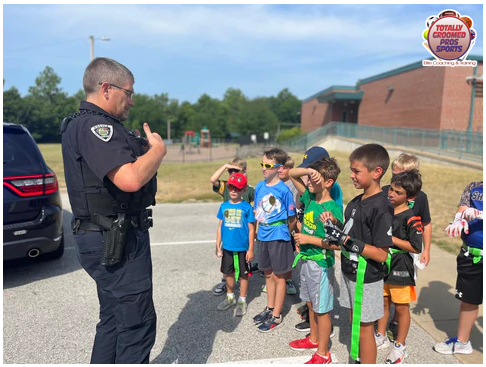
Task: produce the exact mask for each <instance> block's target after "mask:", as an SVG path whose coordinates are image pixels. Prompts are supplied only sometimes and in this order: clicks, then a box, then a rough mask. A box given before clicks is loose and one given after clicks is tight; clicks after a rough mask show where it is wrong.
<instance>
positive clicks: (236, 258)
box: [233, 251, 240, 282]
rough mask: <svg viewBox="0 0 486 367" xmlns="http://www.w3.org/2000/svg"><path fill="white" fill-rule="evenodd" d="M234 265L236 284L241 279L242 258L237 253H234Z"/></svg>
mask: <svg viewBox="0 0 486 367" xmlns="http://www.w3.org/2000/svg"><path fill="white" fill-rule="evenodd" d="M233 263H234V267H235V282H237V281H238V279H239V278H240V258H239V256H238V252H237V251H233Z"/></svg>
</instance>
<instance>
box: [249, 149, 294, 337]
mask: <svg viewBox="0 0 486 367" xmlns="http://www.w3.org/2000/svg"><path fill="white" fill-rule="evenodd" d="M286 161H287V153H285V152H284V151H283V150H282V149H278V148H272V149H269V150H267V151H265V152H264V153H263V158H262V162H261V166H262V170H263V176H264V177H265V180H263V181H260V182H259V183H258V184H257V185H256V187H255V205H254V206H255V219H256V220H257V221H258V224H259V226H258V231H257V245H258V248H259V255H258V256H259V258H258V268H259V269H260V270H261V271H263V272H264V274H265V284H266V287H267V307H265V309H264V310H263V311H262V312H261V313H259V314H258V315H256V316H255V317H254V318H253V322H254V323H255V324H259V326H258V331H260V332H264V333H265V332H269V331H272V330H273V329H274V328H276V327H277V326H279V325H280V324H281V323H282V315H281V314H280V313H281V311H282V307H283V303H284V300H285V292H286V282H285V274H286V273H288V272H289V271H290V270H291V269H292V262H293V260H294V251H293V249H292V243H291V242H290V232H291V231H293V230H294V228H295V224H296V218H295V202H294V199H293V196H292V192H291V191H290V190H289V188H288V187H287V185H285V184H284V183H283V182H282V181H281V180H280V178H279V170H280V167H282V166H283V165H284V164H285V162H286Z"/></svg>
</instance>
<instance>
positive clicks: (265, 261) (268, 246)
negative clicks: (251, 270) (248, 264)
mask: <svg viewBox="0 0 486 367" xmlns="http://www.w3.org/2000/svg"><path fill="white" fill-rule="evenodd" d="M257 242H258V246H259V247H260V250H259V251H260V252H259V254H258V269H260V270H261V271H266V270H272V271H273V273H274V274H285V273H288V272H289V271H290V270H292V263H293V262H294V251H293V250H292V244H291V242H290V241H282V240H277V241H259V240H257Z"/></svg>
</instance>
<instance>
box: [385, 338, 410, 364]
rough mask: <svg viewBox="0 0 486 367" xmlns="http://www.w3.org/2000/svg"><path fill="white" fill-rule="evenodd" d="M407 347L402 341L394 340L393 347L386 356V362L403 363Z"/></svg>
mask: <svg viewBox="0 0 486 367" xmlns="http://www.w3.org/2000/svg"><path fill="white" fill-rule="evenodd" d="M406 350H407V347H406V346H405V345H402V344H400V343H397V342H394V343H393V347H392V349H391V350H390V352H389V353H388V355H387V356H386V360H385V364H403V360H404V359H405V357H406V356H407V355H406Z"/></svg>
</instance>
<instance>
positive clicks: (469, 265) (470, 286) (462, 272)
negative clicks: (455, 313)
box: [456, 247, 483, 305]
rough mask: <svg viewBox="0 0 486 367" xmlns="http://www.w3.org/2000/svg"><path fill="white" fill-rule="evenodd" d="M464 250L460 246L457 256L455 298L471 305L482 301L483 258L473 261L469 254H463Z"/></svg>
mask: <svg viewBox="0 0 486 367" xmlns="http://www.w3.org/2000/svg"><path fill="white" fill-rule="evenodd" d="M465 253H466V250H465V249H464V247H461V251H460V252H459V255H458V256H457V282H456V298H457V299H459V300H461V301H464V302H466V303H469V304H472V305H481V304H482V303H483V259H482V258H481V260H480V261H479V262H478V263H477V264H474V263H473V257H472V256H471V255H469V256H464V254H465Z"/></svg>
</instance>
